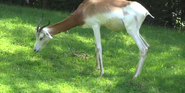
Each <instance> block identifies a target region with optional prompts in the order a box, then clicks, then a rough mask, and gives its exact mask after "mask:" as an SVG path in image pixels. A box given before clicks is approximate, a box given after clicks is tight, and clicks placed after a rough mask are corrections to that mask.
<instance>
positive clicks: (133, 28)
mask: <svg viewBox="0 0 185 93" xmlns="http://www.w3.org/2000/svg"><path fill="white" fill-rule="evenodd" d="M147 15H150V16H151V17H152V18H153V16H152V15H151V14H150V13H149V12H148V10H146V9H145V8H144V7H143V6H142V5H141V4H139V3H138V2H134V1H126V0H84V1H83V2H82V3H81V4H80V5H79V7H78V8H77V9H76V11H74V12H73V13H72V14H71V15H70V16H69V17H67V18H66V19H64V20H63V21H61V22H59V23H56V24H54V25H52V26H48V25H49V24H50V22H48V24H46V25H44V26H42V27H39V25H40V23H41V21H42V18H41V19H40V21H39V23H38V26H37V28H36V30H37V32H36V43H35V47H34V51H37V52H38V51H40V50H41V49H42V48H43V47H44V46H45V45H46V44H47V42H48V41H49V40H50V39H52V37H53V36H54V35H56V34H58V33H60V32H65V31H67V30H68V29H71V28H73V27H76V26H81V27H82V28H92V29H93V31H94V38H95V51H96V56H97V57H96V59H97V69H100V76H102V75H103V61H102V46H101V35H100V27H101V26H105V27H107V28H108V29H110V30H122V29H124V28H125V29H126V31H127V33H128V34H129V35H130V36H131V37H132V38H133V40H134V41H135V43H136V44H137V46H138V48H139V50H140V59H139V63H138V67H137V70H136V72H135V75H134V77H137V76H138V75H139V74H140V72H141V69H142V66H143V63H144V60H145V57H146V54H147V51H148V48H149V44H148V43H147V42H146V41H145V40H144V39H143V38H142V36H141V35H140V33H139V29H140V27H141V25H142V23H143V21H144V19H145V18H146V16H147ZM47 26H48V27H47Z"/></svg>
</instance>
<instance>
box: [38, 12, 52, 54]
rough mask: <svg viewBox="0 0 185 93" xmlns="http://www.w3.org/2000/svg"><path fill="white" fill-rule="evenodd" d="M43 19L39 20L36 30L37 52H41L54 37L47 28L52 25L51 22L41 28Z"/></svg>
mask: <svg viewBox="0 0 185 93" xmlns="http://www.w3.org/2000/svg"><path fill="white" fill-rule="evenodd" d="M42 19H43V16H42V18H41V19H40V20H39V23H38V25H37V27H36V28H35V29H36V30H37V31H36V43H35V46H34V51H36V52H39V51H40V50H41V49H42V48H43V47H44V46H45V45H46V44H47V43H48V42H49V40H50V39H52V36H51V35H50V33H49V32H48V29H47V28H45V27H46V26H48V25H49V24H50V21H49V22H48V23H47V24H46V25H44V26H41V27H39V25H40V24H41V22H42Z"/></svg>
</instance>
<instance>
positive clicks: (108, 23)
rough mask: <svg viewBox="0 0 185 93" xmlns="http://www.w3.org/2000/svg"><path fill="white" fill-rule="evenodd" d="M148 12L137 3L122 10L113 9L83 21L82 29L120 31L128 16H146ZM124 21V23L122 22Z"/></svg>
mask: <svg viewBox="0 0 185 93" xmlns="http://www.w3.org/2000/svg"><path fill="white" fill-rule="evenodd" d="M148 13H149V12H148V11H147V10H146V9H145V8H144V7H143V6H142V5H141V4H139V3H137V2H136V3H134V4H131V5H128V6H126V7H123V8H118V9H115V10H114V11H110V12H107V13H103V14H96V15H94V16H91V17H88V18H86V19H85V24H84V25H83V26H82V28H92V27H93V26H94V25H100V26H105V27H107V28H108V29H110V30H122V29H124V28H125V25H126V24H125V23H127V22H125V19H124V18H131V17H129V16H132V17H133V16H137V17H138V15H142V16H143V15H144V16H147V15H148ZM123 21H124V22H123Z"/></svg>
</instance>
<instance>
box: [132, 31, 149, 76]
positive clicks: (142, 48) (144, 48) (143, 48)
mask: <svg viewBox="0 0 185 93" xmlns="http://www.w3.org/2000/svg"><path fill="white" fill-rule="evenodd" d="M135 32H136V31H131V33H129V34H130V36H131V37H132V38H133V40H134V41H135V42H136V44H137V46H138V48H139V50H140V59H139V62H138V66H137V70H136V72H135V75H134V78H135V77H137V76H138V75H139V74H140V73H141V69H142V66H143V63H144V61H145V58H146V54H147V51H148V48H147V46H146V44H145V42H143V40H144V39H142V38H140V35H139V34H137V33H135Z"/></svg>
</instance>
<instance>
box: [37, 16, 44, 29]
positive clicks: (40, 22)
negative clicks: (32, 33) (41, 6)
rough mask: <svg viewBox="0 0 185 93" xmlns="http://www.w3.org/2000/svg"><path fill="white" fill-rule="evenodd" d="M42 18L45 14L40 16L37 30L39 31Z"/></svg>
mask: <svg viewBox="0 0 185 93" xmlns="http://www.w3.org/2000/svg"><path fill="white" fill-rule="evenodd" d="M42 19H43V15H42V17H41V18H40V20H39V23H38V25H37V32H38V31H39V25H40V24H41V22H42Z"/></svg>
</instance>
